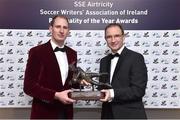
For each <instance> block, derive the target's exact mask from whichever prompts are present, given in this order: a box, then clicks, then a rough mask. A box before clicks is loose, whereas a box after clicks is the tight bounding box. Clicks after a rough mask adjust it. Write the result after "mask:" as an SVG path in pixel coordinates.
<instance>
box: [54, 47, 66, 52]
mask: <svg viewBox="0 0 180 120" xmlns="http://www.w3.org/2000/svg"><path fill="white" fill-rule="evenodd" d="M57 51H61V52H65V51H66V48H65V47H63V48H59V47H56V48H55V49H54V52H57Z"/></svg>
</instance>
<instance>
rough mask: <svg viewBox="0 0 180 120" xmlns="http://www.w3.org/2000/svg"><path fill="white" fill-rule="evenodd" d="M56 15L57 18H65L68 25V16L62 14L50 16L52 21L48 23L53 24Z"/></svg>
mask: <svg viewBox="0 0 180 120" xmlns="http://www.w3.org/2000/svg"><path fill="white" fill-rule="evenodd" d="M58 17H59V18H63V19H65V20H66V21H67V23H68V25H69V20H68V18H67V17H66V16H63V15H56V16H54V17H53V18H52V21H51V22H50V25H51V26H53V25H54V22H55V19H56V18H58Z"/></svg>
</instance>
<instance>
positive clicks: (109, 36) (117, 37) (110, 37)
mask: <svg viewBox="0 0 180 120" xmlns="http://www.w3.org/2000/svg"><path fill="white" fill-rule="evenodd" d="M123 36H124V35H119V34H117V35H113V36H112V35H108V36H106V37H105V38H106V39H107V40H111V39H112V38H114V39H119V38H121V37H123Z"/></svg>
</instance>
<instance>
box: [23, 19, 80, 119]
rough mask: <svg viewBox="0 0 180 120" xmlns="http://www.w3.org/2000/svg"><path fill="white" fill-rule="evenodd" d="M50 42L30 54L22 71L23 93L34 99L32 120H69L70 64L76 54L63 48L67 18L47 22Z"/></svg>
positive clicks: (70, 115) (70, 109)
mask: <svg viewBox="0 0 180 120" xmlns="http://www.w3.org/2000/svg"><path fill="white" fill-rule="evenodd" d="M49 30H50V32H51V33H52V37H51V39H50V40H49V41H48V42H47V43H45V44H42V45H39V46H36V47H34V48H32V49H30V51H29V58H28V62H27V66H26V71H25V79H24V92H25V93H26V94H28V95H29V96H32V97H33V103H32V110H31V119H38V118H41V119H57V118H60V119H72V118H73V103H74V102H75V100H73V99H71V98H69V97H68V93H69V92H72V90H71V87H72V86H71V85H70V84H69V81H70V80H71V78H72V71H70V70H69V67H68V66H69V65H70V64H75V65H76V62H77V53H76V51H74V50H73V49H71V48H69V47H68V46H65V45H64V42H65V40H66V37H67V36H68V34H69V23H68V19H67V18H66V17H64V16H55V17H54V18H53V20H52V21H51V23H50V26H49Z"/></svg>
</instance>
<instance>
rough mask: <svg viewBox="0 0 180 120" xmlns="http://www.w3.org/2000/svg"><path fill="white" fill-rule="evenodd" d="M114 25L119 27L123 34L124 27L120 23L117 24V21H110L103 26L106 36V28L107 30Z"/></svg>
mask: <svg viewBox="0 0 180 120" xmlns="http://www.w3.org/2000/svg"><path fill="white" fill-rule="evenodd" d="M114 26H117V27H119V28H120V29H121V32H122V35H124V29H123V27H122V25H121V24H119V23H110V24H108V25H107V26H106V27H105V31H104V32H105V36H106V30H107V29H108V28H110V27H114Z"/></svg>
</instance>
